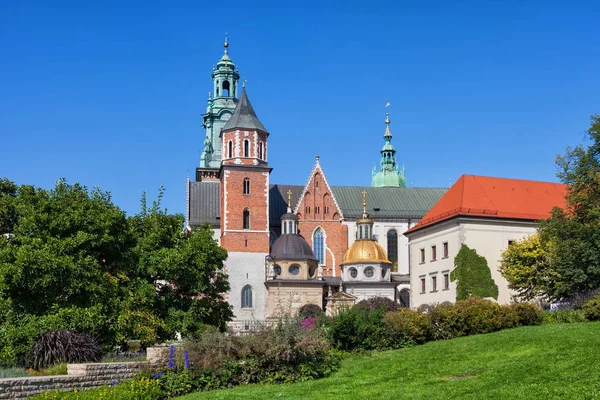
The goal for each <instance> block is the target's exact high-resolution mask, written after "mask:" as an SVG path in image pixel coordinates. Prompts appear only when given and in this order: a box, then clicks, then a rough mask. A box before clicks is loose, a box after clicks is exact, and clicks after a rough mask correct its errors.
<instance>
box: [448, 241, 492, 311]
mask: <svg viewBox="0 0 600 400" xmlns="http://www.w3.org/2000/svg"><path fill="white" fill-rule="evenodd" d="M450 279H451V280H452V282H454V281H458V282H457V285H456V300H465V299H468V298H469V297H481V298H484V297H493V298H494V299H498V286H497V285H496V283H494V280H493V279H492V274H491V272H490V269H489V267H488V263H487V260H486V259H485V257H482V256H480V255H478V254H477V252H476V251H475V250H474V249H470V248H469V247H468V246H467V245H466V244H463V245H461V246H460V250H459V251H458V254H457V255H456V257H455V258H454V270H453V271H452V272H451V273H450Z"/></svg>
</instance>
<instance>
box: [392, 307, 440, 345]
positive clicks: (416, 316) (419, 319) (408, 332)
mask: <svg viewBox="0 0 600 400" xmlns="http://www.w3.org/2000/svg"><path fill="white" fill-rule="evenodd" d="M383 322H384V324H385V329H386V341H387V343H388V347H389V348H392V349H399V348H402V347H406V346H410V345H415V344H421V343H425V342H426V341H427V340H429V338H430V335H431V322H430V321H429V317H428V315H427V314H423V313H420V312H418V311H414V310H410V309H407V308H402V309H399V310H398V311H393V312H388V313H386V314H385V315H384V317H383Z"/></svg>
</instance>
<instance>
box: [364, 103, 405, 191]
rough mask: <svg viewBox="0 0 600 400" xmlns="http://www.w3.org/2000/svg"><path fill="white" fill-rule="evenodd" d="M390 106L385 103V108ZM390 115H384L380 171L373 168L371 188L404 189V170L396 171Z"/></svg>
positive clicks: (396, 164)
mask: <svg viewBox="0 0 600 400" xmlns="http://www.w3.org/2000/svg"><path fill="white" fill-rule="evenodd" d="M389 105H390V103H389V102H387V104H386V107H388V106H389ZM390 122H391V121H390V114H389V113H388V112H386V113H385V133H384V134H383V139H384V140H385V143H384V145H383V147H382V149H381V161H380V162H379V164H380V166H381V170H380V171H379V172H377V170H376V169H375V167H373V177H372V180H371V186H373V187H383V186H394V187H406V179H405V178H404V168H402V170H399V169H398V163H397V162H396V149H395V148H394V145H392V131H391V130H390Z"/></svg>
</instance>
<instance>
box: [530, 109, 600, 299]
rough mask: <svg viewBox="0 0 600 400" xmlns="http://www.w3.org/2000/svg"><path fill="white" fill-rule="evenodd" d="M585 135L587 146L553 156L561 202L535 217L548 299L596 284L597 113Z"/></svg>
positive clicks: (599, 275) (599, 207)
mask: <svg viewBox="0 0 600 400" xmlns="http://www.w3.org/2000/svg"><path fill="white" fill-rule="evenodd" d="M587 136H588V138H589V140H590V145H589V146H585V147H584V146H583V145H579V146H577V147H575V148H570V147H569V148H567V151H566V153H565V155H563V156H559V157H557V160H556V164H557V165H558V167H559V173H558V176H559V178H560V179H561V181H562V182H563V183H565V184H567V185H568V188H567V195H566V197H565V201H566V207H565V209H561V208H558V207H557V208H555V209H554V210H553V211H552V214H551V216H550V218H548V219H547V220H544V221H541V223H540V229H539V232H540V237H541V241H542V244H544V245H545V244H547V245H548V246H547V248H548V252H549V258H550V268H551V270H552V272H553V275H554V281H553V283H552V285H551V286H549V287H547V288H546V289H545V291H546V292H547V293H546V294H547V296H548V297H549V298H550V299H553V300H561V299H566V298H569V297H572V296H574V295H577V294H579V293H582V292H587V291H590V290H595V289H598V288H600V115H595V116H592V117H591V126H590V128H589V129H588V131H587Z"/></svg>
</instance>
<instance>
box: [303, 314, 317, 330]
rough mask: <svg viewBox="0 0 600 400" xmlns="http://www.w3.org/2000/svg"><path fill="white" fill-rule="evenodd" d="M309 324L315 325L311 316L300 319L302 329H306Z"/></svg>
mask: <svg viewBox="0 0 600 400" xmlns="http://www.w3.org/2000/svg"><path fill="white" fill-rule="evenodd" d="M311 326H315V322H314V321H313V319H312V317H311V318H308V319H305V320H304V321H302V323H301V328H300V329H302V330H303V331H305V330H307V329H308V328H310V327H311Z"/></svg>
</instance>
